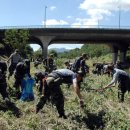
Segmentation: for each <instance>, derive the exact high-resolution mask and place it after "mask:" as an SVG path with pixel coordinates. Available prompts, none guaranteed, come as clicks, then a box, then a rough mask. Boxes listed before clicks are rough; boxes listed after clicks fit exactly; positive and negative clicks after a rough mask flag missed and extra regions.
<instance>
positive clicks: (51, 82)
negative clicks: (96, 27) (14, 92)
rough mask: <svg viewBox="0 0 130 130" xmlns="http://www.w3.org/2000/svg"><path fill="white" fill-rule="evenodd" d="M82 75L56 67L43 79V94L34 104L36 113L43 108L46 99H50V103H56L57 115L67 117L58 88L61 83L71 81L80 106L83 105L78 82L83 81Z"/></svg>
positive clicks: (61, 94)
mask: <svg viewBox="0 0 130 130" xmlns="http://www.w3.org/2000/svg"><path fill="white" fill-rule="evenodd" d="M82 77H83V75H82V73H81V72H79V73H74V72H73V71H71V70H69V69H58V70H55V71H52V72H51V73H50V74H48V77H47V78H46V79H45V80H44V91H43V92H44V95H43V96H42V97H41V98H40V101H39V102H38V104H37V105H36V113H38V112H39V110H40V109H42V108H43V106H44V104H45V103H46V101H47V100H48V99H51V100H52V103H53V104H55V105H56V108H57V111H58V113H59V117H63V118H65V119H66V118H67V117H66V115H65V110H64V96H63V93H62V90H61V88H60V85H61V84H62V83H66V84H70V83H71V84H72V85H73V88H74V91H75V93H76V94H77V96H78V98H79V100H80V106H81V107H83V99H82V95H81V94H80V83H81V82H82V81H83V79H82Z"/></svg>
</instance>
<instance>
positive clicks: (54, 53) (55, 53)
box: [49, 49, 57, 57]
mask: <svg viewBox="0 0 130 130" xmlns="http://www.w3.org/2000/svg"><path fill="white" fill-rule="evenodd" d="M49 54H53V55H54V57H57V52H56V51H55V50H53V49H52V50H49Z"/></svg>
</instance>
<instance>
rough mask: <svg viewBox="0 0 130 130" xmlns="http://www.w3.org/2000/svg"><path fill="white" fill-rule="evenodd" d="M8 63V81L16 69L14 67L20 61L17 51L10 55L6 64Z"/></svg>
mask: <svg viewBox="0 0 130 130" xmlns="http://www.w3.org/2000/svg"><path fill="white" fill-rule="evenodd" d="M9 61H10V64H9V68H8V70H9V75H8V79H9V78H10V76H12V74H13V72H14V70H15V68H16V65H17V64H18V63H19V62H20V61H21V56H20V54H19V51H18V49H16V50H15V52H14V53H12V54H11V55H10V57H9V58H8V60H7V63H9Z"/></svg>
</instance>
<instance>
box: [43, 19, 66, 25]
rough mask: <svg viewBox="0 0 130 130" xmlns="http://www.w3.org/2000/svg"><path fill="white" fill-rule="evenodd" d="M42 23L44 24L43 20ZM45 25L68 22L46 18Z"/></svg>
mask: <svg viewBox="0 0 130 130" xmlns="http://www.w3.org/2000/svg"><path fill="white" fill-rule="evenodd" d="M42 23H43V25H44V21H43V22H42ZM46 25H68V22H66V21H64V20H56V19H48V20H47V21H46Z"/></svg>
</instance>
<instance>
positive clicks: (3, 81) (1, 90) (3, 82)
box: [0, 61, 9, 100]
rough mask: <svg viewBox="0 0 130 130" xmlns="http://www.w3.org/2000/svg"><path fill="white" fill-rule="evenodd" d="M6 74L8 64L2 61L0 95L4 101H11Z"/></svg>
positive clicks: (0, 63) (0, 67)
mask: <svg viewBox="0 0 130 130" xmlns="http://www.w3.org/2000/svg"><path fill="white" fill-rule="evenodd" d="M6 72H7V64H6V62H4V61H0V93H1V95H2V97H3V99H4V100H9V96H8V92H7V82H6Z"/></svg>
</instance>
